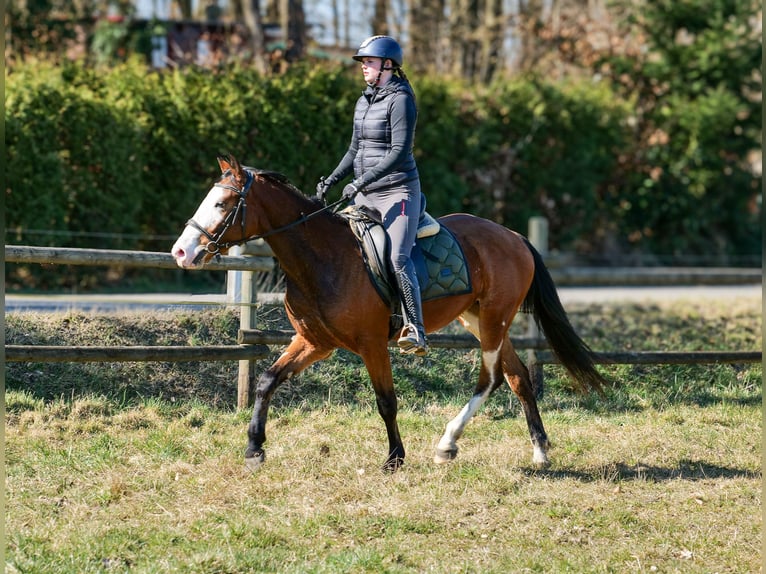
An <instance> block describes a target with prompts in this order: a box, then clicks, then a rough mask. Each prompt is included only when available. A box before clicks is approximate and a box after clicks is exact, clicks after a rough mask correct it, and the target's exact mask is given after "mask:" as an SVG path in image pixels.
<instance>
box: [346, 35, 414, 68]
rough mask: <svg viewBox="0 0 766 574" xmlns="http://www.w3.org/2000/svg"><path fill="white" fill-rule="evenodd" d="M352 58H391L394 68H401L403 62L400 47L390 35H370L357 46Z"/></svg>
mask: <svg viewBox="0 0 766 574" xmlns="http://www.w3.org/2000/svg"><path fill="white" fill-rule="evenodd" d="M353 58H354V60H357V61H359V62H361V61H362V58H383V59H384V60H391V61H392V62H393V63H394V67H395V68H401V67H402V63H403V59H404V58H403V54H402V47H401V46H400V45H399V42H397V41H396V40H394V39H393V38H392V37H391V36H370V37H369V38H367V39H366V40H365V41H364V42H362V44H361V45H360V46H359V49H358V50H357V51H356V54H354V56H353Z"/></svg>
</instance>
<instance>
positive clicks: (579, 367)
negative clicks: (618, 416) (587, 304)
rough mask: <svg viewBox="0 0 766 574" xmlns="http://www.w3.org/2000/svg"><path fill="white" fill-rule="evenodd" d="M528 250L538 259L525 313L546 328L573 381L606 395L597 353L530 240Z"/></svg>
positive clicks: (539, 325)
mask: <svg viewBox="0 0 766 574" xmlns="http://www.w3.org/2000/svg"><path fill="white" fill-rule="evenodd" d="M524 242H525V243H526V244H527V247H528V248H529V250H530V251H531V252H532V256H533V257H534V259H535V276H534V279H533V280H532V286H531V287H530V288H529V292H528V293H527V296H526V298H525V300H524V304H523V306H522V310H523V311H524V312H526V313H531V314H532V316H533V317H534V318H535V322H536V323H537V326H538V327H539V328H540V329H542V332H543V334H544V335H545V338H546V340H547V341H548V344H549V345H550V346H551V350H552V351H553V354H554V355H556V357H557V358H558V360H559V361H561V364H562V365H564V367H565V368H566V370H567V371H569V374H570V375H572V378H573V379H574V380H575V381H576V382H577V383H578V385H579V386H580V387H581V388H582V389H583V390H584V391H597V392H598V393H599V394H603V390H602V386H603V385H607V384H608V382H607V380H606V379H605V378H604V377H602V376H601V374H599V372H598V371H597V370H596V367H595V366H594V365H593V352H592V351H591V350H590V347H588V345H587V344H586V343H585V342H584V341H583V340H582V339H581V338H580V336H579V335H578V334H577V333H576V332H575V330H574V327H572V324H571V323H570V322H569V317H567V313H566V311H565V310H564V307H563V306H562V304H561V300H560V299H559V295H558V293H557V292H556V285H555V284H554V283H553V278H552V277H551V274H550V273H549V272H548V269H547V268H546V267H545V263H543V258H542V256H541V255H540V253H538V251H537V249H535V248H534V246H533V245H532V244H531V243H530V242H529V241H527V240H526V239H525V240H524Z"/></svg>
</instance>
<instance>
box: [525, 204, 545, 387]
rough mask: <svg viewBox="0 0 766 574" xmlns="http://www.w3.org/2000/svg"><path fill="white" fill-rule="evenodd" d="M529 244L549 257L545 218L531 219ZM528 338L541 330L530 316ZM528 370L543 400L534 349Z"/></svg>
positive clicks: (538, 364)
mask: <svg viewBox="0 0 766 574" xmlns="http://www.w3.org/2000/svg"><path fill="white" fill-rule="evenodd" d="M528 226H529V232H528V237H529V242H530V243H531V244H532V245H533V246H534V247H535V249H537V251H539V252H540V255H542V256H543V257H546V256H547V255H548V220H547V219H546V218H545V217H541V216H535V217H530V218H529V223H528ZM527 337H529V338H530V339H538V338H540V330H539V329H538V328H537V323H535V319H534V317H532V315H530V316H529V323H528V325H527ZM527 369H528V370H529V379H530V381H531V382H532V390H533V391H534V393H535V396H536V397H537V399H538V400H539V399H542V398H543V393H544V387H545V381H544V377H543V365H542V363H540V362H538V360H537V352H536V351H535V350H534V349H529V350H527Z"/></svg>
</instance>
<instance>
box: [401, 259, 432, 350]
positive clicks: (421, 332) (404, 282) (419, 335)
mask: <svg viewBox="0 0 766 574" xmlns="http://www.w3.org/2000/svg"><path fill="white" fill-rule="evenodd" d="M396 282H397V283H398V285H399V296H400V298H401V301H402V313H403V314H404V328H403V329H402V332H401V335H400V336H399V340H398V341H397V344H398V345H399V349H400V350H401V352H402V353H406V354H413V355H418V356H420V357H422V356H423V355H425V354H426V353H427V352H428V344H427V343H426V334H425V329H424V328H423V310H422V308H421V305H420V289H418V287H417V286H416V285H414V284H413V281H412V280H411V279H410V276H409V275H408V274H407V272H406V271H400V272H398V273H396Z"/></svg>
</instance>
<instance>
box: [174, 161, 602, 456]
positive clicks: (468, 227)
mask: <svg viewBox="0 0 766 574" xmlns="http://www.w3.org/2000/svg"><path fill="white" fill-rule="evenodd" d="M218 164H219V167H220V169H221V176H220V178H219V179H218V180H217V181H216V182H215V183H214V184H213V185H212V187H211V188H210V190H209V191H208V193H207V196H206V197H205V198H204V199H203V200H202V202H201V204H200V205H199V207H198V208H197V211H196V212H195V213H194V215H193V216H192V218H191V219H189V220H188V221H187V223H186V226H185V228H184V230H183V232H182V233H181V235H180V236H179V237H178V239H177V241H176V242H175V244H174V245H173V247H172V249H171V254H172V256H173V257H174V258H175V261H176V263H177V265H178V266H179V267H181V268H183V269H199V268H202V267H204V265H205V264H206V263H207V262H208V261H210V260H211V258H213V257H216V256H218V255H219V254H225V253H226V252H227V251H228V250H229V249H230V248H231V247H232V246H234V245H239V244H242V243H244V242H246V241H249V240H252V239H254V238H263V239H264V240H265V241H266V242H267V243H268V245H269V246H270V247H271V249H272V251H273V253H274V256H275V257H276V259H277V260H278V261H279V264H280V267H281V269H282V270H283V272H284V278H285V296H284V305H285V309H286V312H287V315H288V318H289V320H290V322H291V324H292V326H293V327H294V329H295V336H294V337H293V338H292V341H291V342H290V344H289V345H288V346H287V348H286V349H285V350H284V352H282V354H281V355H280V356H279V358H277V360H276V361H275V362H274V363H273V364H272V365H271V366H270V367H269V368H268V369H267V370H266V371H265V372H264V373H263V374H262V375H261V376H260V377H259V379H258V381H257V384H256V389H255V399H254V405H253V415H252V419H251V421H250V424H249V426H248V430H247V435H248V444H247V448H246V450H245V464H246V466H247V467H249V468H251V469H256V468H258V467H259V466H260V465H261V464H262V463H263V462H264V460H265V450H264V443H265V442H266V420H267V416H268V410H269V403H270V401H271V398H272V396H273V394H274V392H275V391H276V390H277V388H278V387H279V386H280V384H282V383H283V382H284V381H285V380H287V379H288V378H290V377H294V376H296V375H297V374H298V373H300V372H301V371H303V370H304V369H306V368H307V367H308V366H309V365H311V364H313V363H315V362H316V361H320V360H323V359H326V358H327V357H329V356H330V355H331V354H332V353H333V351H335V350H336V349H338V348H342V349H346V350H348V351H350V352H352V353H355V354H357V355H358V356H360V357H361V359H362V361H363V362H364V365H365V367H366V369H367V372H368V373H369V377H370V381H371V383H372V386H373V389H374V391H375V397H376V403H377V408H378V412H379V414H380V416H381V417H382V419H383V422H384V424H385V428H386V433H387V435H388V456H387V457H386V460H385V463H384V465H383V469H384V470H386V471H395V470H397V469H398V468H399V467H400V466H401V465H402V464H403V463H404V458H405V450H404V444H403V442H402V438H401V435H400V433H399V427H398V425H397V420H396V417H397V396H396V392H395V389H394V380H393V374H392V370H391V357H390V354H389V353H390V351H389V349H388V343H389V340H390V339H391V337H392V336H393V333H392V332H391V329H390V319H391V308H390V307H389V305H387V304H386V303H385V302H384V301H383V299H382V298H381V296H380V294H379V293H378V291H376V289H375V288H374V287H373V284H372V281H371V279H370V277H369V275H368V273H367V271H366V269H365V265H364V262H363V258H362V254H361V251H360V247H359V245H358V243H357V240H356V238H355V237H354V235H353V234H352V232H351V230H350V227H349V224H348V222H347V221H346V220H344V219H343V218H342V217H341V216H340V215H338V214H337V213H336V212H335V211H334V210H331V209H328V208H329V207H333V206H335V205H337V204H338V203H340V201H342V200H339V202H336V203H335V204H333V205H330V206H325V204H324V203H323V202H321V201H319V200H317V199H316V198H313V197H309V196H306V195H304V194H303V193H301V192H300V191H299V190H298V189H297V188H296V187H294V186H293V185H292V184H290V182H289V181H288V180H287V178H286V177H285V176H283V175H281V174H279V173H277V172H273V171H267V170H259V169H254V168H251V167H243V166H242V165H240V163H239V162H238V161H237V159H236V158H234V157H231V156H228V157H218ZM438 221H439V223H440V224H441V225H442V226H445V227H446V228H447V229H448V230H449V231H451V232H452V234H453V235H454V236H455V238H456V239H457V241H458V242H459V244H460V246H461V247H462V250H463V253H464V255H465V258H466V261H467V264H468V268H469V270H470V274H471V291H470V292H467V293H463V294H460V295H454V296H446V297H442V298H439V299H435V300H431V301H424V302H423V315H424V323H425V325H424V326H425V329H426V332H427V333H432V332H434V331H437V330H439V329H441V328H442V327H444V326H446V325H448V324H450V323H451V322H453V321H454V320H456V319H457V320H458V321H459V322H460V323H461V324H462V325H463V327H465V329H467V330H468V332H470V333H472V334H473V335H474V336H475V337H476V338H477V339H478V341H479V342H480V347H481V368H480V371H479V378H478V382H477V384H476V386H475V388H474V392H473V395H472V397H471V399H470V400H469V401H468V403H467V404H466V405H465V406H464V407H463V408H462V410H461V411H460V413H459V414H458V415H457V416H456V417H455V418H454V419H452V420H451V421H449V423H448V424H447V425H446V428H445V431H444V434H443V435H442V436H441V438H440V440H439V442H438V444H437V446H436V453H435V456H434V462H436V463H438V464H443V463H447V462H449V461H451V460H453V459H454V458H455V457H456V456H457V454H458V446H457V441H458V439H459V438H460V436H461V435H462V434H463V431H464V430H465V428H466V425H467V424H468V422H469V421H470V419H471V417H473V416H474V414H475V413H476V412H477V411H478V410H479V408H480V407H481V406H482V405H483V404H484V403H485V402H486V401H487V399H488V398H489V396H490V395H491V394H492V393H493V392H494V391H495V390H496V389H497V388H498V387H499V386H500V385H501V384H502V382H503V381H506V382H507V384H508V385H509V386H510V388H511V389H512V390H513V392H514V393H515V394H516V396H517V397H518V399H519V402H520V404H521V408H522V410H523V412H524V415H525V418H526V422H527V426H528V429H529V434H530V439H531V442H532V447H533V448H532V462H533V464H534V465H535V466H536V467H539V468H546V467H548V466H549V465H550V461H549V459H548V449H549V441H548V436H547V434H546V432H545V428H544V426H543V422H542V419H541V417H540V413H539V411H538V407H537V402H536V398H535V392H534V389H533V386H532V382H531V380H530V376H529V372H528V370H527V368H526V366H525V365H524V363H523V362H522V361H521V359H520V358H519V356H518V354H517V353H516V351H515V349H514V348H513V345H512V343H511V340H510V337H509V335H508V330H509V328H510V325H511V322H512V321H513V318H514V317H515V315H516V314H517V312H518V311H520V310H522V311H524V312H529V313H531V314H532V315H533V317H534V319H535V321H536V322H537V324H538V325H539V327H540V328H541V329H542V332H543V333H544V336H545V338H546V340H547V342H548V345H549V346H550V348H551V349H552V351H553V353H554V354H555V355H556V357H557V358H558V360H559V361H560V362H561V364H562V365H563V366H564V367H565V368H566V370H567V371H568V373H569V374H570V375H571V377H572V379H573V380H574V381H575V383H576V387H577V388H578V389H579V390H581V391H582V392H584V393H585V392H590V391H597V392H599V393H603V390H602V388H603V386H604V385H605V383H606V379H605V378H604V377H603V376H602V375H601V374H600V373H599V372H598V371H597V370H596V369H595V367H594V357H593V353H592V351H591V350H590V348H589V347H588V346H587V344H586V343H585V342H584V341H583V340H582V339H581V338H580V337H579V335H578V334H577V333H576V331H575V330H574V328H573V327H572V325H571V323H570V321H569V318H568V316H567V314H566V311H565V310H564V308H563V306H562V304H561V302H560V300H559V296H558V293H557V291H556V287H555V285H554V282H553V280H552V278H551V276H550V273H549V272H548V270H547V269H546V267H545V265H544V263H543V260H542V257H541V256H540V254H539V253H538V251H536V250H535V248H534V247H533V246H532V245H531V244H530V242H529V241H528V240H527V239H526V238H525V237H524V236H522V235H521V234H519V233H517V232H515V231H512V230H510V229H508V228H506V227H504V226H502V225H500V224H498V223H495V222H492V221H489V220H487V219H483V218H480V217H477V216H473V215H470V214H465V213H456V214H450V215H446V216H443V217H441V218H439V219H438ZM361 309H363V310H364V311H363V312H360V310H361Z"/></svg>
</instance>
